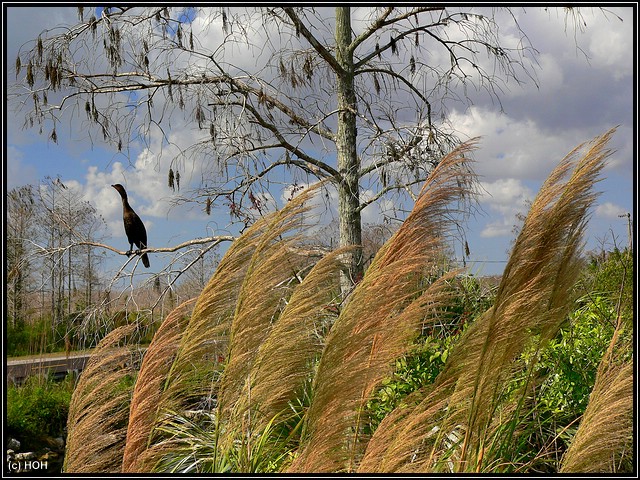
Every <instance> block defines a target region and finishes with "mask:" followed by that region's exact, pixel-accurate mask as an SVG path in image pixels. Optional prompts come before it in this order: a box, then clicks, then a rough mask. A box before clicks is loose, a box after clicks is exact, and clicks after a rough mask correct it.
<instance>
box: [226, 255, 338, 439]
mask: <svg viewBox="0 0 640 480" xmlns="http://www.w3.org/2000/svg"><path fill="white" fill-rule="evenodd" d="M342 253H343V250H337V251H335V252H332V253H330V254H328V255H326V256H325V257H323V258H322V259H321V260H320V261H319V262H318V263H317V264H316V265H315V266H314V267H313V268H312V269H311V271H310V272H309V273H308V275H307V276H306V277H305V278H304V279H303V280H302V283H300V285H298V286H297V287H296V288H295V290H294V292H293V294H292V296H291V298H290V299H289V302H288V303H287V306H286V307H285V309H284V311H283V312H282V314H281V315H280V317H279V318H278V320H277V322H276V323H275V324H274V325H273V328H272V329H271V331H270V332H269V335H268V336H267V337H266V338H265V340H264V342H262V344H261V345H260V347H259V350H258V353H257V355H256V358H255V361H254V364H253V368H252V371H251V375H250V381H247V382H246V383H245V386H244V390H243V394H242V395H241V396H240V397H239V400H240V401H239V402H238V404H237V405H236V412H235V414H236V418H237V416H238V415H239V414H243V413H244V412H246V411H247V409H248V407H249V400H250V402H251V408H252V411H253V415H254V418H253V424H254V429H255V430H257V431H262V430H264V429H265V428H266V427H267V425H268V424H269V422H271V421H272V420H273V419H274V418H275V417H279V416H281V414H283V412H285V411H286V409H287V406H288V402H290V401H293V400H295V398H296V396H297V395H299V394H301V391H302V389H303V385H304V382H305V381H306V380H307V379H310V378H311V377H312V375H313V370H312V368H313V363H314V360H315V359H316V358H317V357H319V356H320V353H321V351H322V346H323V334H322V330H323V329H324V328H325V327H326V325H327V324H329V323H332V322H333V320H335V314H334V313H332V310H331V309H332V308H335V304H336V303H335V302H336V301H337V300H338V297H339V272H340V271H341V270H342V269H344V268H345V266H344V265H343V263H342V261H341V256H342ZM281 418H286V416H282V417H281Z"/></svg>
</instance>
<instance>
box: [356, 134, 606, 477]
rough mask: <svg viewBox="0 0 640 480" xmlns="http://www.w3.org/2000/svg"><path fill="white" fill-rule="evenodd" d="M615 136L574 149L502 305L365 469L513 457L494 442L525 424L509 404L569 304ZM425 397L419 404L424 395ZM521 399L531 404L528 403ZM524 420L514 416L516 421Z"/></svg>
mask: <svg viewBox="0 0 640 480" xmlns="http://www.w3.org/2000/svg"><path fill="white" fill-rule="evenodd" d="M612 133H613V131H610V132H608V133H607V134H605V135H603V136H602V137H599V138H597V139H595V140H594V141H593V142H592V144H591V145H590V146H589V147H588V148H587V149H586V151H585V152H584V154H583V155H582V157H581V158H580V155H579V154H580V152H581V151H582V150H583V147H584V146H580V147H578V148H576V149H575V150H574V151H572V152H571V153H570V154H569V155H568V156H567V157H565V159H564V160H563V161H562V162H561V163H560V164H559V165H558V167H557V168H556V169H555V170H554V171H553V172H552V173H551V175H550V176H549V177H548V179H547V181H546V182H545V183H544V185H543V186H542V188H541V190H540V192H539V194H538V196H537V197H536V199H535V201H534V203H533V205H532V206H531V209H530V211H529V214H528V215H527V218H526V221H525V223H524V226H523V228H522V230H521V232H520V235H519V236H518V239H517V241H516V243H515V245H514V247H513V250H512V252H511V256H510V259H509V262H508V264H507V266H506V268H505V271H504V274H503V277H502V280H501V283H500V286H499V289H498V292H497V295H496V300H495V304H494V306H493V307H492V308H491V309H489V310H488V311H487V312H486V313H485V314H484V315H482V316H481V317H480V318H479V319H477V320H476V321H475V322H474V324H473V325H472V326H471V327H470V328H469V329H468V330H467V331H466V332H465V334H464V335H463V337H462V339H461V340H460V342H459V343H458V344H457V345H456V347H455V348H454V350H453V352H452V353H451V354H450V356H449V358H448V359H447V363H446V364H445V367H444V370H443V371H442V372H441V373H440V375H439V376H438V377H437V379H436V382H435V384H434V385H433V386H432V387H431V388H429V389H427V390H426V391H423V392H422V393H421V394H416V395H414V396H413V398H412V400H413V402H414V406H413V407H409V408H406V409H398V410H397V411H396V412H392V414H391V415H389V416H388V417H386V418H385V419H384V420H383V421H382V423H381V424H380V426H379V427H378V430H377V431H376V432H375V434H374V436H373V438H372V439H371V442H370V444H369V448H368V450H367V452H366V453H365V456H364V458H363V461H362V463H361V465H360V470H361V471H378V472H394V471H434V470H435V471H438V470H449V471H483V470H484V469H486V468H489V467H488V466H489V465H493V466H495V465H498V464H500V463H502V462H503V461H509V459H501V458H499V456H500V454H499V452H496V451H494V446H495V442H494V440H495V436H496V435H500V434H504V433H506V435H507V437H506V438H503V439H502V442H499V443H502V444H504V442H508V441H509V438H508V435H509V434H510V433H509V429H506V430H505V429H504V428H503V424H504V423H505V422H514V424H515V423H516V422H517V416H518V415H519V413H520V411H519V408H518V406H517V405H518V402H519V400H517V399H516V401H515V403H516V406H515V408H514V403H513V401H512V400H513V399H507V400H511V401H507V400H506V399H505V398H504V389H505V387H506V384H507V382H508V380H509V379H510V378H511V377H512V375H513V373H514V366H515V365H516V363H515V360H516V358H517V357H518V356H519V355H520V354H521V353H522V351H523V349H524V347H525V345H527V344H528V342H531V341H535V342H537V343H538V345H542V344H543V343H544V342H545V341H546V340H547V339H549V338H551V337H552V336H553V335H555V333H556V332H557V330H558V327H559V325H560V323H561V322H562V320H563V319H564V318H565V315H566V313H567V311H568V309H569V307H570V301H569V299H570V290H571V288H572V286H573V285H574V283H575V281H576V279H577V274H578V272H579V269H580V262H579V254H580V247H581V239H582V233H583V230H584V228H585V224H586V221H587V214H588V211H589V208H590V207H591V205H592V203H593V201H594V200H595V198H596V194H595V193H593V191H592V188H593V185H594V184H595V183H596V181H597V180H598V176H599V173H600V171H601V170H602V168H603V166H604V160H605V159H606V158H607V156H608V155H609V151H607V150H606V149H605V148H604V147H605V145H606V143H607V141H608V140H609V138H610V136H611V134H612ZM421 396H422V400H421V401H420V397H421ZM521 398H522V397H521ZM514 416H515V417H514Z"/></svg>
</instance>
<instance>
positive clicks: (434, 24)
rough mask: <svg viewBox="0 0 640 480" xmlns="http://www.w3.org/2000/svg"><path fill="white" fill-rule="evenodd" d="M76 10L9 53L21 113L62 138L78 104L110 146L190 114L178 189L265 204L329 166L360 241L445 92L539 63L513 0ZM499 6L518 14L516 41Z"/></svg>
mask: <svg viewBox="0 0 640 480" xmlns="http://www.w3.org/2000/svg"><path fill="white" fill-rule="evenodd" d="M498 16H499V17H500V18H499V19H498ZM78 18H79V21H78V23H77V24H76V25H74V26H71V27H70V28H65V29H64V30H63V31H61V32H57V31H55V32H43V33H42V35H40V36H39V37H38V39H37V40H36V41H35V42H34V44H33V45H29V46H25V49H24V50H23V51H21V52H20V54H19V57H18V58H17V59H16V71H17V72H18V74H19V75H24V85H23V86H24V87H26V88H25V90H24V91H23V95H24V102H25V106H26V105H27V103H28V104H29V105H30V109H29V111H28V112H27V114H26V122H27V125H32V126H37V127H38V128H39V129H40V131H41V132H42V133H43V134H47V135H49V136H50V138H51V139H52V140H53V141H56V139H57V129H58V128H60V124H61V123H60V120H61V119H62V118H64V117H65V115H86V119H87V120H86V123H87V125H88V126H91V127H92V128H88V129H87V132H88V135H89V136H90V138H92V139H93V138H94V136H95V135H96V134H97V135H99V136H101V137H102V138H103V139H104V140H105V141H107V142H110V143H112V144H113V145H114V146H116V147H117V148H118V149H119V150H126V149H127V148H128V145H129V144H130V142H132V141H137V140H141V141H142V142H145V143H146V144H147V145H149V144H150V143H151V138H152V137H156V136H158V135H159V136H161V138H162V142H161V144H162V146H163V147H165V146H168V145H172V144H176V143H177V139H176V138H174V137H172V134H171V129H172V126H173V125H176V124H180V125H182V124H184V123H186V124H189V125H193V127H194V129H195V131H194V133H193V139H192V141H190V142H188V143H189V145H188V147H187V148H181V150H180V152H181V153H180V154H179V155H178V156H177V157H176V158H175V159H174V162H173V165H172V167H171V168H170V171H169V172H168V175H169V178H170V180H173V179H175V180H176V184H177V186H178V187H179V175H180V171H182V172H184V171H185V170H186V169H188V168H190V167H191V166H193V165H194V164H198V165H200V164H202V163H203V164H204V168H203V169H202V178H201V181H200V183H199V185H195V186H194V188H193V189H192V190H190V191H188V192H186V194H185V198H184V199H185V200H189V201H200V202H202V203H203V204H206V205H207V209H208V208H210V206H211V204H212V203H213V204H216V202H218V203H219V202H228V205H229V206H230V210H231V213H232V214H233V213H236V214H237V213H238V212H240V211H241V210H242V209H243V208H246V207H253V208H254V209H257V210H258V211H260V206H261V203H262V202H263V199H264V198H268V197H269V196H271V197H272V196H273V195H274V194H273V191H274V190H277V188H280V187H282V186H284V187H287V188H291V185H293V186H294V187H293V188H295V186H296V185H299V184H304V183H308V182H309V181H311V180H314V179H328V181H329V182H328V185H329V186H330V187H332V188H333V189H335V190H334V191H335V192H336V196H337V203H338V217H339V225H340V245H359V244H361V240H362V229H361V212H362V210H363V209H364V208H366V207H367V206H368V205H370V204H372V203H374V202H376V201H377V200H379V199H380V198H382V197H384V196H386V195H389V194H396V195H398V201H402V199H405V200H409V201H411V200H412V199H413V198H415V194H416V192H417V186H418V185H420V184H422V183H423V181H424V179H425V177H426V175H427V174H428V173H429V171H430V170H431V168H432V167H433V165H434V164H435V163H437V161H438V160H439V158H440V157H441V156H442V154H443V153H445V152H446V151H448V150H449V149H450V147H451V145H452V144H454V143H455V142H456V139H455V136H454V135H453V130H452V129H451V128H449V127H448V126H447V125H446V122H445V119H446V108H445V104H450V102H456V101H465V100H466V98H467V96H466V93H467V89H468V88H474V89H480V90H484V91H486V92H487V93H488V94H489V95H491V96H493V97H495V98H496V99H498V100H499V94H500V92H501V89H502V87H503V86H504V84H505V83H506V82H507V81H508V80H513V79H514V80H516V81H519V80H521V79H522V78H529V79H533V66H534V65H535V63H534V58H535V50H534V49H533V48H532V47H531V45H529V43H528V40H527V37H526V35H525V34H524V32H522V31H521V30H519V27H518V25H517V21H515V17H511V16H510V12H509V10H504V11H499V12H497V11H489V15H487V12H486V11H484V12H483V13H478V12H475V11H474V10H473V9H460V8H453V9H450V8H444V7H442V6H435V7H403V8H396V7H380V8H372V9H362V8H361V9H352V8H350V7H337V8H335V10H334V9H328V8H292V7H285V8H261V9H255V8H252V9H227V8H213V9H203V8H169V7H161V8H144V9H141V8H134V7H122V8H119V7H112V8H105V9H103V10H100V9H97V10H95V11H85V9H83V8H80V9H79V10H78ZM502 21H510V22H514V23H515V26H516V31H518V37H519V38H517V39H515V41H514V42H513V43H512V44H509V45H504V44H502V40H501V37H500V35H499V27H500V25H499V22H502ZM83 112H84V113H83ZM182 140H184V139H181V141H180V144H182V143H184V142H183V141H182ZM192 162H193V163H192ZM283 172H284V173H283ZM170 183H172V182H171V181H170ZM279 183H280V184H284V185H280V186H278V184H279ZM261 195H262V196H261ZM239 217H240V215H239ZM243 218H245V217H243ZM349 255H350V256H351V259H350V269H349V270H350V271H349V275H348V277H350V278H347V277H344V278H343V288H346V287H348V285H349V284H350V283H351V282H353V281H355V280H357V279H358V278H360V276H361V274H362V268H363V266H362V252H361V250H359V249H355V250H353V252H352V253H350V254H349Z"/></svg>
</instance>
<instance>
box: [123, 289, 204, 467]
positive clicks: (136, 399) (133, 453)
mask: <svg viewBox="0 0 640 480" xmlns="http://www.w3.org/2000/svg"><path fill="white" fill-rule="evenodd" d="M195 301H196V299H195V298H194V299H191V300H188V301H186V302H184V303H183V304H182V305H180V306H178V307H177V308H176V309H175V310H173V311H172V312H171V313H170V314H169V315H167V318H166V319H165V320H164V321H163V322H162V324H161V325H160V327H159V328H158V331H157V332H156V333H155V335H154V337H153V340H152V342H151V344H150V345H149V348H148V349H147V351H146V352H145V356H144V359H143V361H142V366H141V367H140V372H139V374H138V378H137V380H136V385H135V389H134V391H133V398H132V399H131V409H130V414H129V426H128V431H127V440H126V447H125V450H124V457H123V461H122V472H124V473H127V472H129V473H133V472H148V471H150V469H151V467H152V466H153V464H154V463H155V460H154V459H153V458H152V457H151V456H150V455H148V454H146V455H145V452H146V453H148V451H147V447H148V446H149V441H150V436H151V431H152V428H153V425H154V423H155V422H156V420H157V418H158V406H159V401H160V399H161V398H162V392H163V390H164V386H165V385H164V384H165V382H166V379H167V375H168V373H169V370H170V368H171V365H172V363H173V360H174V358H175V355H176V352H177V349H178V346H179V344H180V340H181V338H182V333H183V332H184V329H185V327H186V324H187V322H188V321H189V318H190V316H191V311H192V310H193V306H194V304H195Z"/></svg>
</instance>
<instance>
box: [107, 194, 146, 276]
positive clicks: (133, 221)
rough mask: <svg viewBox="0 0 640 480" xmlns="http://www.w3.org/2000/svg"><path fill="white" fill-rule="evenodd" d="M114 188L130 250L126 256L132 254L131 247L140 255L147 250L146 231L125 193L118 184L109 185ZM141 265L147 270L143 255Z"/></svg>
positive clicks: (144, 255)
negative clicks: (119, 198)
mask: <svg viewBox="0 0 640 480" xmlns="http://www.w3.org/2000/svg"><path fill="white" fill-rule="evenodd" d="M111 186H112V187H113V188H115V189H116V190H117V191H118V193H119V194H120V196H121V197H122V220H123V221H124V233H126V234H127V240H129V245H130V250H129V251H128V252H127V256H129V255H131V253H133V252H132V251H133V245H135V246H136V247H138V250H137V251H136V252H135V253H136V254H139V253H140V250H142V249H144V248H147V230H145V228H144V224H143V223H142V220H140V217H139V216H138V214H137V213H136V212H134V211H133V208H131V205H129V200H127V191H126V190H125V189H124V187H123V186H122V185H120V184H119V183H117V184H115V185H111ZM142 263H143V264H144V266H145V267H146V268H149V257H147V254H146V253H144V254H143V255H142Z"/></svg>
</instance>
